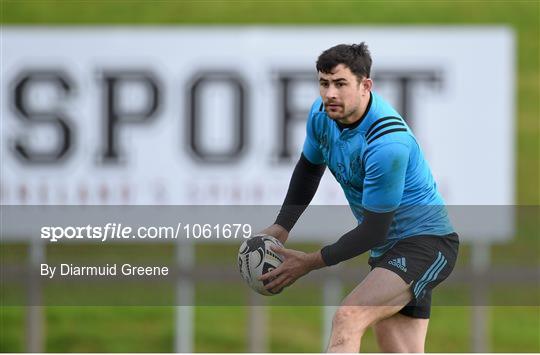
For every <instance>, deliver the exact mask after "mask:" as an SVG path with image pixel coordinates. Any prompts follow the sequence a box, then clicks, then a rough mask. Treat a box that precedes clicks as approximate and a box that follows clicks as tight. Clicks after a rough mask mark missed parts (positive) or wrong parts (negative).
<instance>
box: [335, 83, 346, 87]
mask: <svg viewBox="0 0 540 355" xmlns="http://www.w3.org/2000/svg"><path fill="white" fill-rule="evenodd" d="M344 86H345V83H336V87H338V88H342V87H344Z"/></svg>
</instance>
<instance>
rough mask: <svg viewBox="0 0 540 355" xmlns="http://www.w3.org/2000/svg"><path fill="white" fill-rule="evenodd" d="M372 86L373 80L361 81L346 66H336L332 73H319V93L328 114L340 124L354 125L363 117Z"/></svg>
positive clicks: (365, 79) (364, 79)
mask: <svg viewBox="0 0 540 355" xmlns="http://www.w3.org/2000/svg"><path fill="white" fill-rule="evenodd" d="M371 86H372V82H371V79H369V78H363V79H361V80H359V79H358V78H357V77H356V75H354V74H353V73H352V72H351V70H350V69H349V67H347V66H345V65H344V64H339V65H337V66H335V67H334V68H333V69H332V71H331V72H330V73H321V72H319V91H320V94H321V97H322V99H323V102H324V107H325V108H326V113H327V114H328V116H329V117H330V118H331V119H333V120H336V121H339V122H340V123H353V122H355V121H357V120H358V119H359V118H360V117H361V116H362V114H363V113H364V110H365V108H366V106H367V103H368V102H369V92H370V90H371Z"/></svg>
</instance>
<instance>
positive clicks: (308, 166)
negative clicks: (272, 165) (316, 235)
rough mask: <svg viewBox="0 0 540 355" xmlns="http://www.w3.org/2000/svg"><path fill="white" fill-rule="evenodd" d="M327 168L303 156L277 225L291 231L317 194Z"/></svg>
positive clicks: (294, 174)
mask: <svg viewBox="0 0 540 355" xmlns="http://www.w3.org/2000/svg"><path fill="white" fill-rule="evenodd" d="M325 169H326V166H325V165H324V164H323V165H316V164H312V163H311V162H310V161H309V160H307V158H306V157H305V156H304V154H302V155H301V156H300V160H298V163H297V164H296V167H295V168H294V172H293V174H292V177H291V181H290V183H289V189H288V190H287V195H286V196H285V201H284V202H283V205H282V207H281V211H280V212H279V215H278V216H277V218H276V221H275V223H276V224H279V225H280V226H282V227H283V228H285V229H286V230H287V231H290V230H291V229H292V228H293V227H294V225H295V224H296V222H297V221H298V218H300V216H301V215H302V213H303V212H304V210H305V209H306V207H307V206H308V205H309V203H310V202H311V200H312V199H313V196H315V193H316V192H317V188H318V187H319V182H320V181H321V177H322V176H323V174H324V170H325Z"/></svg>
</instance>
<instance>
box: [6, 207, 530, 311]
mask: <svg viewBox="0 0 540 355" xmlns="http://www.w3.org/2000/svg"><path fill="white" fill-rule="evenodd" d="M280 209H281V206H270V205H265V206H251V205H250V206H226V205H219V206H199V205H197V206H2V209H1V210H0V217H1V221H2V223H1V224H0V237H1V239H0V279H1V280H2V281H1V288H0V298H1V299H2V302H3V304H4V305H12V306H17V305H19V306H22V305H32V306H44V305H48V306H195V305H196V306H238V305H246V304H251V303H250V302H251V301H250V300H252V299H254V300H260V301H261V302H262V303H261V304H268V305H280V306H320V305H327V306H336V305H339V304H340V302H341V297H338V298H332V297H329V296H330V295H331V294H335V293H343V294H345V293H346V292H347V291H348V290H352V289H354V287H356V285H358V283H359V282H361V280H362V279H363V278H364V277H365V276H366V275H367V274H368V273H369V272H370V266H369V265H368V264H367V263H360V264H359V263H358V262H356V261H358V259H356V261H355V259H354V258H353V259H351V260H350V263H349V261H344V262H343V263H342V264H340V265H339V267H327V268H322V269H318V270H313V271H311V272H309V273H308V274H306V275H304V276H302V277H301V278H300V279H298V280H297V281H296V282H295V283H294V284H293V285H291V286H289V287H286V288H285V289H284V290H283V292H281V293H279V294H276V295H273V296H262V295H259V294H258V293H256V292H255V291H254V290H253V289H252V288H251V287H250V284H249V283H248V282H247V281H246V279H245V278H244V276H245V273H244V274H242V273H241V271H240V270H242V267H244V269H246V270H247V265H248V264H249V266H250V268H251V269H250V272H251V271H252V269H253V270H255V269H256V268H257V267H262V268H263V269H264V268H265V267H266V270H269V267H268V266H265V260H266V259H265V260H263V259H264V255H266V254H265V250H264V248H262V247H261V245H259V244H257V243H255V242H251V243H250V245H248V248H247V249H246V248H241V246H242V245H244V244H245V245H247V244H248V243H247V242H249V241H252V239H250V237H253V236H255V235H257V234H259V233H261V232H262V231H264V230H265V228H267V227H268V226H270V225H272V224H273V223H274V221H275V219H276V216H277V215H278V213H279V211H280ZM417 209H419V210H417ZM447 210H448V215H449V217H450V219H451V221H452V224H453V225H454V228H455V230H456V231H458V234H459V239H460V243H461V244H462V245H464V246H466V245H467V244H469V243H480V242H481V243H483V244H484V245H485V246H487V245H488V243H495V244H494V245H492V250H495V248H497V250H496V251H494V252H493V253H492V254H491V255H492V258H491V263H490V264H489V265H485V266H483V267H481V268H478V267H473V266H474V265H475V264H474V263H473V260H471V255H470V253H461V251H462V250H466V249H464V248H461V247H460V249H459V252H458V256H457V261H456V265H455V267H454V269H453V271H452V272H451V273H450V275H449V276H448V278H447V279H445V280H444V281H443V282H441V283H440V284H437V285H436V287H435V283H437V282H438V281H437V277H436V275H437V274H438V273H439V272H441V274H440V275H442V274H443V273H447V272H448V270H444V268H445V267H446V265H449V264H450V263H451V262H452V259H451V258H450V256H447V257H446V258H442V257H439V256H438V254H433V260H432V263H431V262H430V263H429V265H427V267H428V268H427V271H426V270H424V269H425V268H424V269H421V267H424V266H421V265H419V264H418V259H417V258H416V257H415V255H416V254H415V253H416V251H415V250H416V249H414V250H413V253H412V254H407V253H405V254H403V255H402V254H395V255H393V256H392V257H389V258H388V259H387V260H385V261H384V264H383V263H382V262H381V264H380V265H381V267H382V266H384V267H385V268H387V269H391V270H395V271H396V272H399V273H400V274H403V275H406V276H410V277H417V276H418V277H417V280H418V283H417V284H415V285H414V286H413V287H415V286H416V285H418V286H417V287H418V290H420V291H419V292H417V294H418V295H421V294H422V292H421V291H422V290H426V289H427V288H428V287H431V286H432V285H433V286H434V287H432V289H433V299H432V304H433V305H440V306H468V305H479V306H488V305H501V306H503V305H505V306H527V305H531V306H537V305H538V304H539V300H540V297H538V295H539V292H540V288H539V285H540V283H539V281H540V273H539V270H540V268H538V265H539V263H540V250H539V249H538V248H537V247H536V246H537V244H536V243H534V241H536V240H537V238H536V237H537V236H538V231H539V228H540V224H539V222H538V218H537V216H538V212H539V207H538V206H525V207H523V206H447ZM413 212H414V213H415V214H417V215H418V216H421V218H424V217H425V216H429V215H431V214H433V213H440V212H441V206H439V207H437V206H422V207H415V208H412V209H409V208H407V209H404V210H403V211H401V210H400V213H403V214H408V213H409V214H410V213H413ZM358 223H359V220H358V219H356V218H355V215H354V214H353V211H352V210H351V208H350V207H349V206H310V207H308V208H307V209H306V210H305V212H304V213H303V214H302V216H301V218H300V219H299V221H298V222H297V224H296V225H295V226H294V228H293V229H292V230H291V231H290V235H289V238H288V239H287V242H286V243H285V248H287V249H289V250H296V251H298V252H304V253H312V252H315V251H317V250H320V249H321V248H322V247H324V246H326V245H330V244H332V243H335V242H336V241H337V240H338V239H339V238H340V237H341V236H342V235H343V234H344V233H347V232H348V231H350V230H351V229H354V228H356V227H357V226H358ZM116 241H118V242H116ZM246 241H247V242H246ZM244 242H246V243H244ZM420 243H421V244H420V245H421V246H424V245H425V244H423V243H422V242H420ZM533 243H534V244H533ZM436 245H437V248H439V247H440V248H442V249H441V250H442V252H446V250H447V249H446V247H445V245H446V244H444V243H442V244H441V243H437V244H436ZM506 245H508V246H509V247H511V248H512V249H509V250H519V251H520V253H519V255H514V254H512V255H506V256H505V257H504V262H500V250H501V248H506ZM476 246H478V245H476ZM241 250H243V251H246V252H249V253H250V256H249V257H246V258H243V259H242V261H241V263H240V257H239V255H241V254H242V253H243V252H242V251H241ZM359 257H362V256H359ZM511 258H513V259H511ZM366 259H367V258H366ZM512 260H513V262H512ZM446 261H448V264H446V263H445V262H446ZM270 267H273V265H270ZM424 274H425V276H423V275H424ZM248 276H249V275H248ZM431 283H433V284H431ZM330 289H332V291H331V292H329V291H330ZM179 290H181V292H179ZM184 291H185V294H184ZM185 295H188V296H187V297H185ZM189 295H191V296H189ZM325 295H326V296H325ZM257 302H258V301H257Z"/></svg>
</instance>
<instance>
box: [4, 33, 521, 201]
mask: <svg viewBox="0 0 540 355" xmlns="http://www.w3.org/2000/svg"><path fill="white" fill-rule="evenodd" d="M1 41H2V50H1V52H2V53H1V92H2V94H1V96H0V97H1V98H0V100H1V120H2V121H1V139H2V144H1V165H2V169H1V203H2V204H16V205H19V204H139V205H141V204H150V205H154V204H186V205H191V204H232V205H238V204H281V202H282V201H283V197H284V195H285V192H286V189H287V185H288V182H289V178H290V175H291V173H292V170H293V167H294V164H295V163H296V161H297V160H298V157H299V154H300V151H301V146H302V143H303V138H304V134H305V119H306V114H307V112H308V110H309V108H310V106H311V103H312V102H313V101H314V100H315V98H316V97H317V96H318V87H317V82H316V71H315V61H316V59H317V57H318V55H319V54H320V53H321V52H322V51H323V50H325V49H327V48H329V47H331V46H334V45H336V44H339V43H359V42H361V41H365V42H366V43H367V44H368V46H369V48H370V50H371V53H372V56H373V67H372V76H373V78H374V83H375V84H374V90H375V91H376V92H378V93H379V94H381V95H382V96H384V97H386V98H387V100H389V101H390V102H391V103H393V104H394V105H395V107H396V108H397V109H398V111H400V112H401V113H402V115H403V116H404V117H405V119H406V120H407V121H408V122H409V123H410V125H411V127H412V128H413V131H414V133H415V135H416V136H417V138H418V140H419V142H420V144H421V146H422V149H423V150H424V152H425V154H426V157H427V159H428V160H429V163H430V165H431V168H432V171H433V173H434V175H435V177H436V180H437V182H438V186H439V188H440V190H441V192H442V194H443V196H444V198H445V200H446V201H447V203H448V204H453V205H511V204H513V203H514V189H515V187H514V166H515V164H514V122H515V102H514V100H515V99H514V96H515V88H514V85H515V83H514V81H515V48H514V46H515V43H514V35H513V33H512V32H511V31H510V30H508V29H506V28H501V27H471V28H467V27H459V28H457V27H416V28H415V27H403V28H402V27H388V28H381V27H377V28H373V27H300V28H292V27H159V28H151V27H150V28H149V27H93V28H84V27H71V28H70V27H58V28H54V27H53V28H50V27H9V26H7V27H3V28H2V38H1ZM314 203H315V204H346V201H345V199H344V196H343V193H342V191H341V189H340V187H339V185H338V184H337V183H336V182H335V181H334V180H333V177H332V176H331V174H329V173H326V174H325V177H324V179H323V182H322V184H321V186H320V188H319V191H318V192H317V195H316V197H315V200H314Z"/></svg>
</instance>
